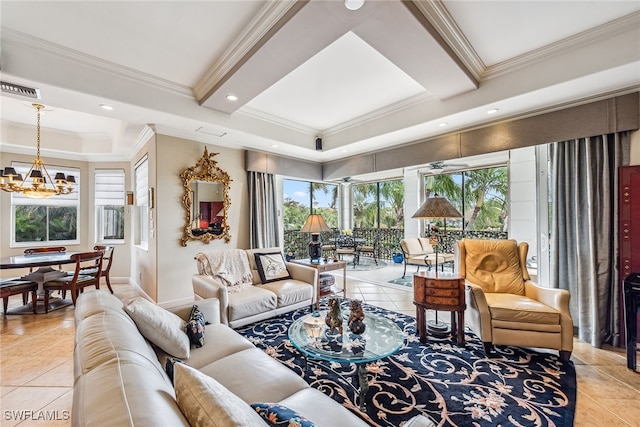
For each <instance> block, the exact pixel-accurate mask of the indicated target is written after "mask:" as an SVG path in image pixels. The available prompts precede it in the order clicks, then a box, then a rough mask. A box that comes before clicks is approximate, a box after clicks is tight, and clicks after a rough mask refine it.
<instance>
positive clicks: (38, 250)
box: [24, 246, 67, 273]
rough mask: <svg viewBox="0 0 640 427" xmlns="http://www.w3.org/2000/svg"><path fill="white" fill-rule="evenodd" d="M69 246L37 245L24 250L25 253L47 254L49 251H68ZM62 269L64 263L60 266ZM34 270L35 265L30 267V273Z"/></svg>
mask: <svg viewBox="0 0 640 427" xmlns="http://www.w3.org/2000/svg"><path fill="white" fill-rule="evenodd" d="M66 251H67V248H65V247H64V246H48V247H36V248H27V249H25V250H24V254H25V255H46V254H48V253H62V252H66ZM58 268H59V269H60V270H62V264H61V265H59V266H58ZM32 272H33V267H31V268H29V273H32Z"/></svg>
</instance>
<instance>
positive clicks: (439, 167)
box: [429, 161, 469, 173]
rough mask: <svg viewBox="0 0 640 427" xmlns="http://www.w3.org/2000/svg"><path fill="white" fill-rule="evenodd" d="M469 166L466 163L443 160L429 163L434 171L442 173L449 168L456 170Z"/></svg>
mask: <svg viewBox="0 0 640 427" xmlns="http://www.w3.org/2000/svg"><path fill="white" fill-rule="evenodd" d="M466 167H469V165H468V164H466V163H445V162H443V161H437V162H431V163H429V169H430V170H431V171H432V172H433V173H441V172H444V171H447V170H456V169H462V168H466Z"/></svg>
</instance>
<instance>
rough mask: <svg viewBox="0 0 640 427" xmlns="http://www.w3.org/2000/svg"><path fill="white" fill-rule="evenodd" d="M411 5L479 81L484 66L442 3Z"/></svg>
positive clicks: (415, 2)
mask: <svg viewBox="0 0 640 427" xmlns="http://www.w3.org/2000/svg"><path fill="white" fill-rule="evenodd" d="M412 3H413V4H414V5H415V6H416V8H417V9H418V10H419V11H420V13H422V14H423V15H424V17H425V18H427V20H428V21H429V22H430V23H431V25H433V27H434V28H435V29H436V31H438V33H439V34H440V36H441V37H442V38H443V39H444V40H445V42H446V43H447V45H449V47H450V48H451V49H452V50H453V52H454V53H455V54H456V56H457V57H458V59H460V61H462V63H463V64H464V65H465V67H467V69H468V70H469V71H470V72H471V73H472V74H473V77H474V78H475V79H476V80H477V81H480V80H481V77H482V75H483V74H484V72H485V69H486V66H485V65H484V62H483V61H482V59H481V58H480V56H479V55H478V54H477V53H476V51H475V49H474V48H473V46H471V43H469V40H467V38H466V37H465V35H464V33H463V32H462V30H461V29H460V27H458V24H456V22H455V20H454V19H453V17H452V16H451V15H450V14H449V11H448V10H447V8H446V7H445V6H444V4H443V3H442V1H441V0H433V1H413V2H412Z"/></svg>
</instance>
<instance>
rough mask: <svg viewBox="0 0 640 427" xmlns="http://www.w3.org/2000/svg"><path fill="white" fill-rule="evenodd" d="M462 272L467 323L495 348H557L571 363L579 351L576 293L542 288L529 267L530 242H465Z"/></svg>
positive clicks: (461, 245)
mask: <svg viewBox="0 0 640 427" xmlns="http://www.w3.org/2000/svg"><path fill="white" fill-rule="evenodd" d="M458 248H459V253H458V256H459V259H458V262H459V264H458V265H459V273H460V275H461V276H463V277H465V279H466V284H467V291H466V298H467V309H466V311H465V321H466V323H467V325H469V327H470V328H471V329H472V330H473V331H474V332H475V333H476V334H477V335H478V336H479V337H480V338H481V339H482V341H483V343H484V348H485V352H486V353H487V355H488V354H489V352H490V350H491V345H492V344H498V345H513V346H520V347H539V348H551V349H556V350H559V351H560V358H562V359H564V360H569V358H570V357H571V351H572V350H573V320H572V319H571V314H570V312H569V298H570V297H571V295H570V294H569V292H568V291H566V290H563V289H552V288H545V287H541V286H538V285H537V284H535V283H534V282H531V281H530V277H529V273H528V271H527V268H526V259H527V252H528V251H529V244H527V243H524V242H521V243H517V242H516V241H515V240H482V239H463V240H460V241H459V242H458Z"/></svg>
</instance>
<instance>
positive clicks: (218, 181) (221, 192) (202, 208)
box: [180, 147, 232, 246]
mask: <svg viewBox="0 0 640 427" xmlns="http://www.w3.org/2000/svg"><path fill="white" fill-rule="evenodd" d="M217 155H218V153H209V152H208V151H207V147H205V148H204V154H203V155H202V158H201V159H200V160H198V163H196V165H195V166H192V167H190V168H188V169H185V170H184V172H182V173H181V174H180V178H182V183H183V185H184V196H182V204H183V206H184V210H185V214H186V220H187V222H186V225H185V227H184V232H183V236H182V239H181V240H180V242H181V244H182V246H187V242H188V241H189V240H200V241H202V242H204V243H206V244H209V242H210V241H211V240H214V239H224V240H225V242H226V243H228V242H229V240H230V239H231V235H230V234H229V223H228V212H229V206H230V205H231V199H230V198H229V186H230V183H231V181H232V179H231V178H230V177H229V174H228V173H226V172H225V171H223V170H222V169H220V168H219V167H218V166H217V164H218V162H217V161H216V160H214V159H213V158H214V157H215V156H217Z"/></svg>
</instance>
